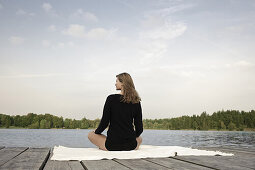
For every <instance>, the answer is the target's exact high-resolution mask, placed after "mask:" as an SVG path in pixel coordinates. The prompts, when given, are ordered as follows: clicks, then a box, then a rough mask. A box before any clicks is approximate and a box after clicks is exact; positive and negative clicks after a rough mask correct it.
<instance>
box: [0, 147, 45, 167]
mask: <svg viewBox="0 0 255 170" xmlns="http://www.w3.org/2000/svg"><path fill="white" fill-rule="evenodd" d="M15 149H19V148H14V149H13V150H15ZM2 150H4V149H1V151H2ZM19 150H20V149H19ZM49 151H50V149H49V148H28V149H26V150H25V151H24V152H21V153H20V154H18V155H17V156H15V157H13V158H10V157H9V158H10V159H9V160H8V161H7V162H5V163H4V164H3V165H1V166H0V169H8V170H10V169H42V168H43V165H44V164H45V162H46V161H47V159H48V157H49V153H50V152H49ZM4 155H5V154H4ZM4 155H3V157H4Z"/></svg>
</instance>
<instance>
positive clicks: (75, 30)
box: [62, 24, 86, 38]
mask: <svg viewBox="0 0 255 170" xmlns="http://www.w3.org/2000/svg"><path fill="white" fill-rule="evenodd" d="M62 33H63V34H65V35H70V36H73V37H80V38H83V37H85V36H86V33H85V28H84V26H83V25H79V24H71V25H69V27H68V28H67V29H65V30H63V31H62Z"/></svg>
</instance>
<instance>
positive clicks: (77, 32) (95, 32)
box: [62, 24, 118, 40]
mask: <svg viewBox="0 0 255 170" xmlns="http://www.w3.org/2000/svg"><path fill="white" fill-rule="evenodd" d="M117 30H118V29H116V28H112V29H105V28H100V27H99V28H93V29H90V30H88V31H87V32H86V31H85V27H84V26H83V25H79V24H71V25H69V27H68V28H67V29H65V30H63V31H62V33H63V34H65V35H70V36H73V37H76V38H87V39H94V40H98V39H107V38H111V36H113V34H114V33H115V32H116V31H117Z"/></svg>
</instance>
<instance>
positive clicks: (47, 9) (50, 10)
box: [42, 3, 58, 17]
mask: <svg viewBox="0 0 255 170" xmlns="http://www.w3.org/2000/svg"><path fill="white" fill-rule="evenodd" d="M42 8H43V10H44V11H45V12H46V13H47V14H48V15H50V16H53V17H58V14H57V13H56V12H55V11H54V10H53V7H52V6H51V4H50V3H43V5H42Z"/></svg>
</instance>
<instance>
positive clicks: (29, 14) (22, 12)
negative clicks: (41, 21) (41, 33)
mask: <svg viewBox="0 0 255 170" xmlns="http://www.w3.org/2000/svg"><path fill="white" fill-rule="evenodd" d="M16 14H17V15H28V16H34V15H35V13H33V12H26V11H24V10H23V9H19V10H17V12H16Z"/></svg>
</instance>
